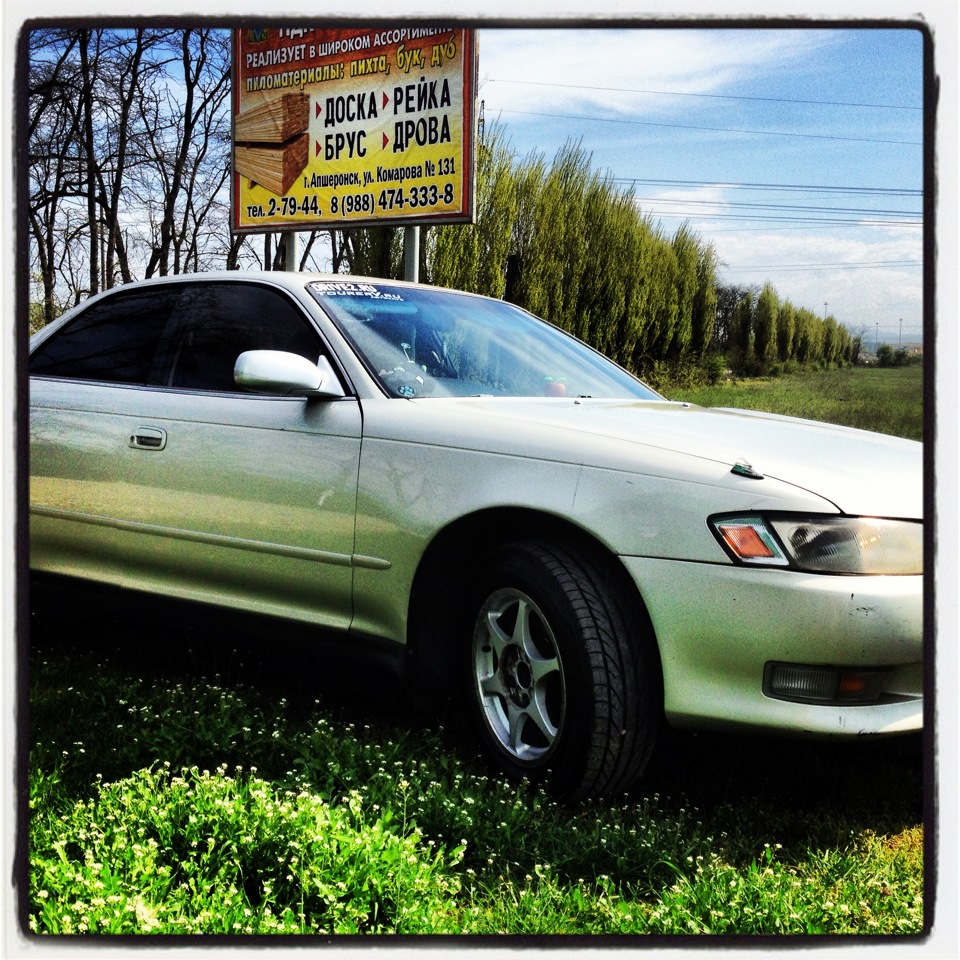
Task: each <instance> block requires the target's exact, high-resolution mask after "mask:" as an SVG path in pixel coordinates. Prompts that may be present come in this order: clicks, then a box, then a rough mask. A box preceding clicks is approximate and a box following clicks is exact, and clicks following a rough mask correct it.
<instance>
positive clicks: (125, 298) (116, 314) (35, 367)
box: [30, 288, 179, 386]
mask: <svg viewBox="0 0 960 960" xmlns="http://www.w3.org/2000/svg"><path fill="white" fill-rule="evenodd" d="M178 298H179V292H178V291H176V290H174V289H172V288H159V289H157V290H150V291H144V292H136V293H134V292H130V293H118V294H116V295H114V296H111V297H109V298H108V299H106V300H102V301H99V302H97V303H94V304H93V305H91V306H90V307H89V308H88V309H86V310H84V311H83V312H82V313H81V314H80V315H79V316H77V317H76V318H75V319H74V320H72V321H70V322H69V323H68V324H67V325H66V326H64V327H63V329H62V330H60V331H59V332H57V333H55V334H54V335H53V336H52V337H50V338H49V339H47V340H46V341H44V343H42V344H41V345H40V347H39V348H38V349H37V350H36V351H34V353H33V354H32V355H31V357H30V373H31V374H35V375H38V376H48V377H68V378H70V379H75V380H105V381H108V382H110V383H123V384H134V385H141V386H143V385H146V384H147V383H149V381H150V375H151V371H152V369H153V367H154V361H155V357H156V353H157V349H158V346H159V343H160V338H161V336H162V335H163V331H164V329H165V327H166V326H167V323H168V322H169V319H170V316H171V314H172V312H173V309H174V306H175V304H176V302H177V299H178Z"/></svg>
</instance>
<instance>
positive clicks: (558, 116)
mask: <svg viewBox="0 0 960 960" xmlns="http://www.w3.org/2000/svg"><path fill="white" fill-rule="evenodd" d="M500 112H501V113H515V114H519V115H520V116H524V117H548V118H550V119H551V120H583V121H588V122H589V121H595V122H598V123H625V124H630V125H632V126H640V127H665V128H669V129H672V130H699V131H701V132H704V133H738V134H747V135H749V136H753V137H793V138H797V139H805V140H840V141H844V142H849V143H882V144H886V145H888V146H891V145H892V146H903V147H922V146H923V142H922V141H920V140H881V139H877V138H872V137H840V136H834V135H830V134H825V133H789V132H787V131H777V130H743V129H739V128H736V127H702V126H699V125H696V124H689V123H658V122H655V121H653V120H627V119H623V118H618V117H584V116H579V115H577V114H571V113H540V112H538V111H536V110H511V109H504V110H501V111H500Z"/></svg>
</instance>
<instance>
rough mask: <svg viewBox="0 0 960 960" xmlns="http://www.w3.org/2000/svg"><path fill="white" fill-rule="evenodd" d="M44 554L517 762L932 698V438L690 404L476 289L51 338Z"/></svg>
mask: <svg viewBox="0 0 960 960" xmlns="http://www.w3.org/2000/svg"><path fill="white" fill-rule="evenodd" d="M30 375H31V379H30V562H31V567H32V569H33V570H34V571H36V572H38V573H43V574H56V575H62V576H67V577H70V578H79V579H81V580H86V581H99V582H101V583H106V584H112V585H115V586H120V587H123V588H129V589H130V590H135V591H146V592H148V593H150V594H156V595H162V596H165V597H179V598H186V599H190V600H195V601H202V602H205V603H208V604H212V605H216V606H221V607H229V608H234V609H238V610H243V611H256V612H259V613H265V614H269V615H272V616H275V617H276V618H278V620H279V621H280V622H281V623H282V621H300V622H306V623H309V624H313V625H316V626H317V627H320V628H325V630H324V631H322V632H324V633H325V632H327V631H335V632H337V633H338V634H340V635H341V636H342V637H343V638H344V639H346V640H348V641H349V642H350V643H351V644H352V645H355V646H356V647H357V648H358V649H359V648H361V647H363V645H365V644H368V645H369V647H370V649H371V650H373V649H374V648H378V649H379V648H382V647H383V646H384V645H385V644H384V641H387V644H386V646H387V647H388V649H390V650H391V651H393V652H394V653H395V656H396V659H397V661H398V662H399V664H400V665H401V666H402V667H403V670H404V674H405V676H406V677H407V678H408V680H409V683H410V684H411V686H412V687H413V688H414V689H415V690H418V691H420V692H421V693H424V692H425V693H426V694H427V695H428V696H432V697H434V698H436V699H437V700H440V699H447V698H450V697H454V698H456V697H461V696H462V698H463V703H464V704H465V705H466V709H467V710H468V711H469V712H470V713H471V714H472V716H473V718H474V720H475V721H476V727H477V730H478V734H479V738H480V741H481V742H482V744H483V746H484V748H485V750H486V752H487V754H488V755H489V757H490V758H491V759H492V760H493V762H494V763H495V764H496V765H497V766H498V767H499V769H500V770H501V771H503V772H504V773H506V774H508V775H511V776H515V777H524V776H525V777H529V778H530V779H533V780H536V781H542V782H545V783H546V784H547V786H548V787H549V789H551V790H552V791H553V792H554V793H555V794H556V795H558V796H560V797H564V798H567V799H578V798H582V797H587V796H599V795H602V794H609V793H611V792H613V791H620V790H623V789H624V788H626V787H627V786H629V785H630V784H631V783H632V782H634V781H635V780H637V778H638V777H639V776H640V775H641V774H642V772H643V770H644V767H645V765H646V764H647V762H648V760H649V757H650V755H651V751H652V750H653V747H654V744H655V741H656V738H657V733H658V730H659V729H660V727H661V725H662V724H663V723H664V722H666V723H668V724H671V725H674V726H677V727H684V728H690V729H718V728H729V729H730V730H760V731H769V732H774V731H780V732H788V733H797V734H799V733H806V734H816V735H842V736H861V735H864V734H869V735H879V734H896V733H905V732H908V731H915V730H918V729H919V728H920V727H921V722H922V713H923V676H922V664H923V577H922V570H923V553H924V551H923V522H922V516H923V514H922V507H923V489H922V474H923V468H922V456H921V454H922V445H921V444H919V443H915V442H912V441H907V440H901V439H895V438H892V437H888V436H883V435H880V434H875V433H868V432H864V431H857V430H851V429H846V428H841V427H836V426H828V425H825V424H821V423H813V422H809V421H802V420H796V419H791V418H786V417H779V416H771V415H766V414H760V413H749V412H745V411H734V410H719V409H703V408H698V407H695V406H691V405H689V404H686V403H676V402H670V401H667V400H665V399H663V398H662V397H660V396H659V395H658V394H656V393H655V392H654V391H652V390H650V389H649V388H648V387H647V386H645V385H644V384H643V383H641V382H640V381H638V380H637V379H636V378H634V377H633V376H631V375H629V374H628V373H626V372H625V371H624V370H623V369H621V368H620V367H618V366H616V365H615V364H613V363H611V362H610V361H609V360H607V359H606V358H604V357H603V356H601V355H600V354H598V353H596V352H595V351H593V350H591V349H590V348H588V347H586V346H585V345H584V344H582V343H581V342H579V341H578V340H575V339H573V338H572V337H570V336H568V335H567V334H565V333H563V332H561V331H560V330H558V329H557V328H555V327H553V326H552V325H550V324H548V323H546V322H544V321H542V320H539V319H537V318H535V317H533V316H531V315H530V314H528V313H526V312H524V311H522V310H520V309H518V308H516V307H514V306H512V305H511V304H508V303H504V302H500V301H497V300H493V299H488V298H485V297H479V296H475V295H471V294H466V293H460V292H456V291H450V290H441V289H437V288H432V287H426V286H417V285H412V284H404V283H398V282H390V281H385V280H376V279H359V278H354V277H342V276H323V275H317V274H300V273H242V274H241V273H236V272H230V273H219V274H203V275H184V276H178V277H173V278H164V279H159V280H155V281H146V282H142V283H135V284H130V285H127V286H124V287H120V288H116V289H114V290H111V291H109V292H106V293H103V294H101V295H99V296H96V297H92V298H90V299H89V300H87V301H86V302H85V303H83V304H81V305H80V306H79V307H77V308H76V309H74V310H73V311H72V312H70V313H69V314H67V315H65V316H64V317H62V318H61V319H60V320H58V321H57V322H56V323H54V324H51V325H50V326H49V327H47V328H45V329H44V330H42V331H41V332H40V333H38V334H36V335H35V336H34V338H33V340H32V342H31V354H30Z"/></svg>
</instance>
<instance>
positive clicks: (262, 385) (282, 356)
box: [233, 350, 344, 397]
mask: <svg viewBox="0 0 960 960" xmlns="http://www.w3.org/2000/svg"><path fill="white" fill-rule="evenodd" d="M233 379H234V382H235V383H236V384H237V386H240V387H243V388H244V389H246V390H255V391H257V392H260V393H271V394H274V395H276V396H281V397H342V396H343V395H344V393H343V388H342V387H341V386H340V382H339V380H338V379H337V375H336V374H335V373H334V372H333V367H331V366H330V361H329V360H328V359H327V358H326V357H321V358H320V359H319V361H318V362H317V363H311V362H310V361H309V360H307V359H306V357H301V356H300V355H299V354H296V353H286V352H284V351H283V350H247V351H245V352H244V353H241V354H240V356H239V357H237V362H236V364H235V366H234V368H233Z"/></svg>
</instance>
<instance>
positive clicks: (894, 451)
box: [415, 398, 923, 518]
mask: <svg viewBox="0 0 960 960" xmlns="http://www.w3.org/2000/svg"><path fill="white" fill-rule="evenodd" d="M415 402H418V403H424V404H427V403H438V402H440V403H443V402H444V401H442V400H423V401H415ZM453 402H454V403H457V404H458V405H459V404H461V403H462V404H469V405H471V406H472V407H474V408H475V409H476V412H478V413H482V419H484V420H485V421H486V422H487V423H488V424H489V425H492V424H493V423H494V422H499V424H500V426H501V427H502V428H503V432H501V433H500V436H501V442H502V439H503V438H505V437H509V436H513V437H515V438H522V437H524V436H527V437H529V435H530V433H529V431H528V430H524V429H523V428H522V426H521V424H525V425H526V426H527V427H529V428H533V430H534V431H536V432H539V431H544V430H545V431H546V432H547V433H548V434H552V433H553V429H554V428H556V429H559V430H562V431H563V432H564V437H565V438H566V442H565V443H564V445H563V449H564V450H565V451H566V453H567V454H568V455H569V458H570V459H571V460H576V459H578V457H579V456H580V454H581V453H587V451H588V450H589V449H590V448H591V446H592V445H591V444H590V443H585V442H583V441H587V440H590V439H603V438H605V439H607V440H612V441H619V442H620V444H621V445H622V444H624V443H626V444H629V445H630V446H631V449H632V455H631V457H630V459H631V460H635V462H636V464H637V466H638V467H640V468H641V469H642V470H643V471H644V472H647V467H648V465H654V464H655V463H656V460H657V456H656V451H664V452H665V453H669V454H671V455H673V456H676V455H680V456H684V457H693V458H699V459H702V460H709V461H714V462H717V463H723V464H729V465H730V467H731V468H732V467H733V466H734V465H735V464H737V463H738V462H739V463H744V464H748V465H749V466H750V467H752V468H753V470H754V471H755V472H756V473H759V474H761V475H763V476H764V477H769V478H772V479H776V480H780V481H782V482H784V483H789V484H791V485H793V486H796V487H800V488H802V489H804V490H807V491H809V492H810V493H813V494H816V495H817V496H819V497H822V498H824V499H826V500H828V501H830V502H831V503H832V504H834V505H835V506H836V507H837V509H838V510H840V511H841V512H844V513H850V514H860V515H866V516H887V517H904V518H920V517H922V516H923V445H922V444H921V443H918V442H916V441H913V440H904V439H901V438H899V437H891V436H887V435H886V434H880V433H871V432H869V431H865V430H856V429H853V428H850V427H841V426H835V425H833V424H826V423H819V422H816V421H812V420H801V419H798V418H794V417H784V416H779V415H775V414H768V413H758V412H755V411H749V410H733V409H725V408H718V407H709V408H708V407H698V406H695V405H692V404H686V403H675V402H669V401H637V402H633V401H622V402H621V401H602V400H592V399H589V398H584V399H582V400H557V399H547V400H540V399H538V398H534V399H507V398H471V399H469V400H465V401H453ZM487 418H490V419H489V420H488V419H487ZM575 435H579V440H580V442H579V443H578V442H576V441H575ZM541 436H542V434H541ZM544 439H546V438H544ZM538 452H539V455H541V456H542V455H543V450H542V449H541V450H540V451H538ZM672 458H673V457H671V459H672ZM581 462H583V463H589V462H591V458H590V456H589V455H587V456H585V457H584V458H583V459H581ZM758 492H759V490H758Z"/></svg>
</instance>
